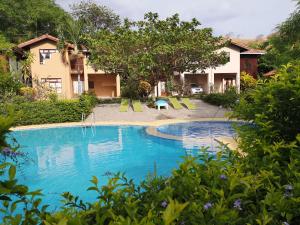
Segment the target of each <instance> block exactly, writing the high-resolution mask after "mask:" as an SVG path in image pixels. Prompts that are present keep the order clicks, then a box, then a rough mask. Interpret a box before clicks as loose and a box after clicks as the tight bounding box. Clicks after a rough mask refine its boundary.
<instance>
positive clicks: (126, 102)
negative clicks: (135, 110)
mask: <svg viewBox="0 0 300 225" xmlns="http://www.w3.org/2000/svg"><path fill="white" fill-rule="evenodd" d="M128 107H129V99H127V98H123V99H122V101H121V105H120V109H119V111H120V112H127V111H128Z"/></svg>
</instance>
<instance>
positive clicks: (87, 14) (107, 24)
mask: <svg viewBox="0 0 300 225" xmlns="http://www.w3.org/2000/svg"><path fill="white" fill-rule="evenodd" d="M71 15H72V16H73V18H74V19H75V20H78V21H80V22H81V23H82V25H83V30H84V31H85V32H86V33H94V32H97V31H99V30H101V29H109V30H114V29H115V28H116V27H118V26H119V25H120V17H119V16H118V15H117V14H115V13H114V12H113V11H112V10H111V9H109V8H108V7H106V6H102V5H98V4H97V3H95V2H93V1H91V0H88V1H81V2H80V3H77V4H73V5H72V6H71Z"/></svg>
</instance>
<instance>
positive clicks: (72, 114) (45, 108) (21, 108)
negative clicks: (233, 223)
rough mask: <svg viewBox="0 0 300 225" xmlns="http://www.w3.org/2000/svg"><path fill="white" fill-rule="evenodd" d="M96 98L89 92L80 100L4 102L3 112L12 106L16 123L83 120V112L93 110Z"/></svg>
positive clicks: (29, 123)
mask: <svg viewBox="0 0 300 225" xmlns="http://www.w3.org/2000/svg"><path fill="white" fill-rule="evenodd" d="M95 101H96V99H95V98H94V97H93V96H91V95H88V94H84V95H82V96H80V99H79V100H57V99H56V100H41V101H33V102H29V101H23V99H21V100H20V99H18V102H17V103H8V104H2V107H1V109H0V111H1V113H2V114H4V113H5V112H6V108H7V107H8V106H10V107H11V108H13V109H14V111H15V114H16V118H15V122H14V125H15V126H21V125H32V124H46V123H64V122H78V121H81V115H82V113H85V114H86V115H88V114H90V113H91V112H92V109H93V107H94V106H95V104H96V102H95Z"/></svg>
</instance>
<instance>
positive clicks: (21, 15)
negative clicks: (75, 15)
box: [0, 0, 70, 43]
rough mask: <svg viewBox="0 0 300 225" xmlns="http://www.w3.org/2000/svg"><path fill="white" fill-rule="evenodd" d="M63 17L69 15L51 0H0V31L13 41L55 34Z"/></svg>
mask: <svg viewBox="0 0 300 225" xmlns="http://www.w3.org/2000/svg"><path fill="white" fill-rule="evenodd" d="M65 17H70V16H69V15H68V14H67V13H66V12H65V11H64V10H63V9H62V8H61V7H60V6H58V5H57V4H56V3H55V2H54V1H53V0H26V1H20V0H1V1H0V24H1V26H0V33H2V34H3V35H5V36H6V37H7V38H8V40H9V41H11V42H13V43H16V42H20V41H23V40H28V39H30V38H33V37H37V36H39V35H42V34H45V33H49V34H52V35H57V30H56V29H57V26H58V24H60V23H61V21H62V19H63V18H65Z"/></svg>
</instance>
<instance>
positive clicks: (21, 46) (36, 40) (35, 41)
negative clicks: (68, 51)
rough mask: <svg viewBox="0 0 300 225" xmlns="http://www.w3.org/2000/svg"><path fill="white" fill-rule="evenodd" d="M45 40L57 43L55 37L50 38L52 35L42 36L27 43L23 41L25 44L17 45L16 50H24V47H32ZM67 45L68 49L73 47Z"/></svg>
mask: <svg viewBox="0 0 300 225" xmlns="http://www.w3.org/2000/svg"><path fill="white" fill-rule="evenodd" d="M45 39H48V40H51V41H54V42H58V41H59V39H58V38H56V37H54V36H52V35H49V34H44V35H42V36H40V37H37V38H33V39H31V40H29V41H25V42H23V43H21V44H19V45H18V48H24V47H27V46H30V45H32V44H35V43H37V42H39V41H42V40H45ZM67 45H68V47H70V48H72V47H73V46H72V45H71V44H69V43H67Z"/></svg>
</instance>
